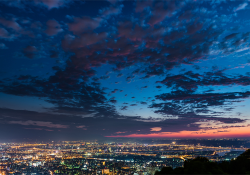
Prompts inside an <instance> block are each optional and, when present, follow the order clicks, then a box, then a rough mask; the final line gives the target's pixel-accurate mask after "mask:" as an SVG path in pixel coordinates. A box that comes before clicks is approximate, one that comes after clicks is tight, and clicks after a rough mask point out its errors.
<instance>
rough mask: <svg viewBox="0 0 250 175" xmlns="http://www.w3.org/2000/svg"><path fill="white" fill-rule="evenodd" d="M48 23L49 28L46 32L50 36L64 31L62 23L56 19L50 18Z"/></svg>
mask: <svg viewBox="0 0 250 175" xmlns="http://www.w3.org/2000/svg"><path fill="white" fill-rule="evenodd" d="M46 25H47V29H46V30H45V33H46V34H47V35H49V36H53V35H57V34H58V33H60V32H62V31H63V29H62V28H61V25H60V24H59V23H58V22H57V21H56V20H48V21H47V23H46Z"/></svg>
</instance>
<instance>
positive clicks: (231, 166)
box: [155, 149, 250, 175]
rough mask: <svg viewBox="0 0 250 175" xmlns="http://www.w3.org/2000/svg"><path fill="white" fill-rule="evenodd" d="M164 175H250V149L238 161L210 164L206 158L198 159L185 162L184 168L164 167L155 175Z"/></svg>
mask: <svg viewBox="0 0 250 175" xmlns="http://www.w3.org/2000/svg"><path fill="white" fill-rule="evenodd" d="M162 174H249V175H250V149H248V150H247V151H245V152H244V153H242V154H241V155H240V156H238V157H237V158H236V159H232V160H231V161H228V162H226V161H224V162H221V163H217V162H210V161H209V159H207V158H205V157H197V158H195V159H192V160H187V161H185V162H184V168H183V167H179V168H175V169H172V168H171V167H164V168H162V170H161V171H157V172H156V173H155V175H162Z"/></svg>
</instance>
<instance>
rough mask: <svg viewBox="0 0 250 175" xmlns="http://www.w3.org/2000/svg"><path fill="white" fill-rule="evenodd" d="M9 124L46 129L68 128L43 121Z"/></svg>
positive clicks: (11, 122)
mask: <svg viewBox="0 0 250 175" xmlns="http://www.w3.org/2000/svg"><path fill="white" fill-rule="evenodd" d="M8 123H9V124H19V125H26V126H27V125H33V126H44V127H48V128H68V126H67V125H61V124H53V123H51V122H43V121H32V120H27V121H9V122H8Z"/></svg>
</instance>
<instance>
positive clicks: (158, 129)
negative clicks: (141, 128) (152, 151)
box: [150, 127, 161, 131]
mask: <svg viewBox="0 0 250 175" xmlns="http://www.w3.org/2000/svg"><path fill="white" fill-rule="evenodd" d="M150 129H151V130H150V131H161V127H154V128H150Z"/></svg>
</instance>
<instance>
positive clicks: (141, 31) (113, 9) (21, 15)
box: [0, 0, 250, 143]
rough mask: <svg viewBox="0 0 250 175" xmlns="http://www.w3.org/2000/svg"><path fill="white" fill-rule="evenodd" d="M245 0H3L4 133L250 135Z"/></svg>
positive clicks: (0, 128) (61, 136)
mask: <svg viewBox="0 0 250 175" xmlns="http://www.w3.org/2000/svg"><path fill="white" fill-rule="evenodd" d="M249 9H250V5H249V1H243V0H241V1H192V0H187V1H179V0H178V1H177V0H175V1H173V0H166V1H132V0H131V1H120V0H107V1H106V0H103V1H83V0H82V1H81V0H78V1H74V0H31V1H25V0H19V1H0V54H1V59H0V132H1V133H4V134H1V135H0V143H1V142H5V141H34V140H39V141H43V140H89V139H92V140H94V139H107V140H108V139H112V138H113V139H117V138H190V139H195V138H245V139H249V138H250V132H249V130H250V129H249V128H250V121H249V119H250V116H249V112H250V108H249V106H250V100H249V97H250V90H249V86H250V71H249V66H250V57H249V54H250V51H249V48H250V45H249V42H250V40H249V37H250V30H249V26H250V18H249V17H248V16H250V10H249Z"/></svg>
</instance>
